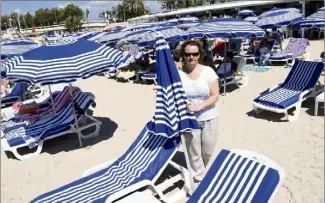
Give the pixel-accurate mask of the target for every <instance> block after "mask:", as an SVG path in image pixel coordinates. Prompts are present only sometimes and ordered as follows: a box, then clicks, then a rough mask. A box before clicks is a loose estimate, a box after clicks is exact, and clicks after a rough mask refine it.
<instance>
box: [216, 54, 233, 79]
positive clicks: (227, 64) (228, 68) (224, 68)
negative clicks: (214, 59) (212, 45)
mask: <svg viewBox="0 0 325 203" xmlns="http://www.w3.org/2000/svg"><path fill="white" fill-rule="evenodd" d="M233 58H234V54H233V53H232V52H230V51H229V52H227V53H226V56H225V58H224V61H223V62H222V63H221V64H220V65H219V66H218V67H217V69H216V73H217V75H218V77H219V78H223V77H227V76H230V75H232V74H233V73H235V72H236V71H237V63H235V62H233Z"/></svg>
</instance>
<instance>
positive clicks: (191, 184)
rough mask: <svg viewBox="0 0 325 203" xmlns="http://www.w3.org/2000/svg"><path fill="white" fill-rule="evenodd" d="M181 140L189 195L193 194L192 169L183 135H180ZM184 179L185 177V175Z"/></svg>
mask: <svg viewBox="0 0 325 203" xmlns="http://www.w3.org/2000/svg"><path fill="white" fill-rule="evenodd" d="M181 141H182V146H183V151H184V156H185V162H186V166H187V170H188V176H189V184H190V185H189V188H188V193H189V194H190V195H192V194H193V192H194V191H193V190H194V179H193V171H192V167H191V164H190V159H189V157H188V152H187V148H186V143H185V138H184V135H181ZM185 179H186V177H185Z"/></svg>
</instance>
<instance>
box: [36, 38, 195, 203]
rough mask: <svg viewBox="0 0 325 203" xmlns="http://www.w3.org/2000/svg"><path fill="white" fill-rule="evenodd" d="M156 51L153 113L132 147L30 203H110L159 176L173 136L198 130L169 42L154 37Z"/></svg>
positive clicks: (170, 154)
mask: <svg viewBox="0 0 325 203" xmlns="http://www.w3.org/2000/svg"><path fill="white" fill-rule="evenodd" d="M156 52H157V54H156V55H157V64H158V65H157V68H158V72H157V73H158V93H157V99H156V102H157V104H156V113H155V116H154V118H153V120H152V121H151V122H149V123H148V124H147V126H145V128H144V129H143V130H142V132H141V133H140V135H139V136H138V137H137V139H136V140H135V141H134V143H133V144H132V145H131V147H130V148H129V149H128V150H127V151H126V153H125V154H124V155H123V156H121V157H120V158H119V159H118V160H117V161H115V162H114V163H113V164H111V165H109V166H108V167H107V168H105V169H102V170H100V171H98V172H96V173H94V174H91V175H89V176H86V177H83V178H81V179H79V180H76V181H74V182H72V183H69V184H67V185H65V186H62V187H60V188H58V189H56V190H53V191H51V192H48V193H46V194H43V195H41V196H39V197H37V198H35V199H34V200H32V201H31V202H32V203H41V202H44V203H45V202H53V203H54V202H71V203H74V202H75V203H77V202H84V203H86V202H105V201H107V202H112V201H114V200H116V199H118V198H120V197H121V196H124V195H125V194H128V193H130V192H132V191H134V190H137V189H140V188H142V187H144V186H145V183H147V184H148V185H149V184H151V183H152V181H155V180H156V179H157V178H158V177H157V175H158V174H161V172H162V171H163V170H164V169H165V167H166V166H167V164H168V162H169V161H170V159H171V158H172V157H173V155H174V154H175V153H176V151H177V148H178V146H179V143H180V136H173V135H176V134H178V133H179V132H183V131H184V130H186V129H189V128H194V129H198V128H199V126H198V123H197V121H196V120H195V118H194V117H193V114H191V113H186V103H185V100H186V98H185V95H184V90H183V88H182V85H181V82H180V78H179V75H178V72H177V69H176V67H175V64H174V62H173V60H172V56H171V53H170V50H169V48H168V45H167V43H166V41H165V40H163V38H162V37H159V38H158V39H157V45H156ZM166 113H167V114H168V115H166ZM177 122H178V123H177ZM177 130H178V132H176V131H177ZM163 131H165V132H163ZM159 135H167V136H159ZM130 187H132V189H130Z"/></svg>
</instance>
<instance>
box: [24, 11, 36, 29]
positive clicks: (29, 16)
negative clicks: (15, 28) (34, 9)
mask: <svg viewBox="0 0 325 203" xmlns="http://www.w3.org/2000/svg"><path fill="white" fill-rule="evenodd" d="M24 18H25V22H26V26H27V27H28V28H31V27H32V26H33V24H34V17H33V16H32V14H30V13H29V12H27V13H26V15H24Z"/></svg>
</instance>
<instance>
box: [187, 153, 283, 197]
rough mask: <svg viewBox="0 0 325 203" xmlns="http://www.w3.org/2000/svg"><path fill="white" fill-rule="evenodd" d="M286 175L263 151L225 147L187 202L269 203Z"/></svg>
mask: <svg viewBox="0 0 325 203" xmlns="http://www.w3.org/2000/svg"><path fill="white" fill-rule="evenodd" d="M283 178H284V170H283V169H282V168H281V167H280V166H279V165H278V164H276V163H275V162H274V161H272V160H271V159H269V158H267V157H265V156H263V155H261V154H257V153H254V152H250V151H246V150H240V149H235V150H231V151H229V150H221V152H220V153H219V154H218V156H217V158H216V159H215V161H214V162H213V164H212V166H211V167H210V169H209V171H208V172H207V174H206V175H205V177H204V179H203V180H202V182H201V183H200V185H199V186H198V188H197V189H196V190H195V192H194V193H193V195H192V196H191V198H190V199H189V200H188V201H187V203H209V202H218V203H221V202H229V203H231V202H233V203H235V202H238V203H239V202H241V203H244V202H245V203H268V202H271V200H272V198H273V196H274V194H275V192H276V190H277V188H278V186H279V185H280V184H281V182H282V181H283Z"/></svg>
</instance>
